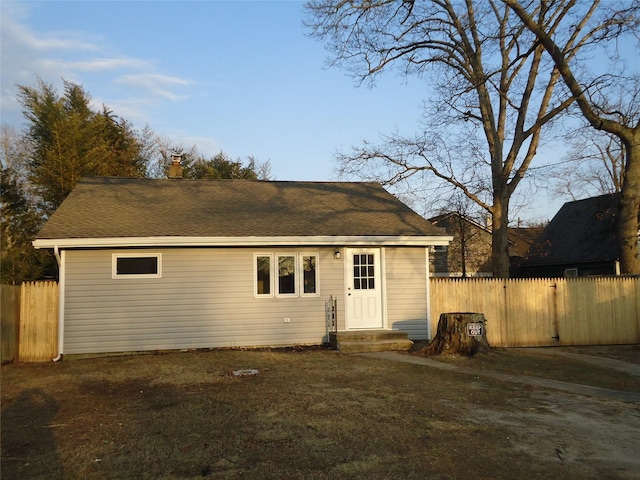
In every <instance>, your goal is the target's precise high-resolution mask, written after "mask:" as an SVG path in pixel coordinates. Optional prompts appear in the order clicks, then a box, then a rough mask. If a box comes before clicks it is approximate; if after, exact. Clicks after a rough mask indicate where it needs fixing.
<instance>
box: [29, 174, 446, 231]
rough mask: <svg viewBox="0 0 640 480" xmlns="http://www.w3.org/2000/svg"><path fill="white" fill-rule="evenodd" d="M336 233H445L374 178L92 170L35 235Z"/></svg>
mask: <svg viewBox="0 0 640 480" xmlns="http://www.w3.org/2000/svg"><path fill="white" fill-rule="evenodd" d="M336 235H341V236H342V235H356V236H359V235H367V236H369V235H372V236H386V235H390V236H400V235H408V236H440V235H445V233H444V231H442V230H440V229H438V228H436V227H435V226H433V225H432V224H431V223H430V222H428V221H427V220H425V219H424V218H422V217H421V216H420V215H418V214H417V213H415V212H414V211H413V210H411V209H410V208H409V207H407V206H406V205H404V204H403V203H402V202H400V201H399V200H397V199H396V198H395V197H394V196H393V195H391V194H390V193H388V192H387V191H386V190H384V189H383V188H382V187H381V186H380V185H378V184H376V183H361V182H280V181H274V182H266V181H252V180H182V179H178V180H152V179H129V178H119V177H92V178H85V179H83V180H81V181H80V183H79V184H78V185H77V186H76V188H75V189H74V190H73V191H72V192H71V194H69V196H68V197H67V199H66V200H65V201H64V202H63V203H62V205H61V206H60V207H59V208H58V210H57V211H56V212H55V213H54V214H53V215H52V216H51V218H50V219H49V220H48V222H47V223H46V224H45V226H44V227H43V228H42V230H41V231H40V233H39V234H38V238H39V239H59V238H113V237H158V236H188V237H252V236H256V237H261V236H268V237H288V236H336Z"/></svg>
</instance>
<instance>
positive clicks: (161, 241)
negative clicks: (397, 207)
mask: <svg viewBox="0 0 640 480" xmlns="http://www.w3.org/2000/svg"><path fill="white" fill-rule="evenodd" d="M452 240H453V237H452V236H449V235H433V236H431V235H425V236H415V235H398V236H394V235H368V236H360V235H338V236H294V237H105V238H51V239H49V238H38V239H36V240H34V241H33V246H34V247H35V248H59V249H72V248H140V247H260V246H265V245H269V246H298V245H299V246H305V245H309V246H310V245H326V246H345V245H349V246H351V245H353V246H358V245H379V246H415V247H420V246H424V247H427V246H436V245H448V244H449V242H450V241H452Z"/></svg>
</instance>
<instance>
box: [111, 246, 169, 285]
mask: <svg viewBox="0 0 640 480" xmlns="http://www.w3.org/2000/svg"><path fill="white" fill-rule="evenodd" d="M119 258H156V259H157V261H158V271H157V272H156V273H133V274H118V259H119ZM111 278H112V279H114V280H121V279H123V278H131V279H135V278H162V254H161V253H146V252H145V253H142V252H140V253H114V254H112V255H111Z"/></svg>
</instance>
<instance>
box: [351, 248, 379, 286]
mask: <svg viewBox="0 0 640 480" xmlns="http://www.w3.org/2000/svg"><path fill="white" fill-rule="evenodd" d="M353 288H354V289H355V290H374V289H375V288H376V279H375V264H374V256H373V255H371V254H355V255H354V256H353Z"/></svg>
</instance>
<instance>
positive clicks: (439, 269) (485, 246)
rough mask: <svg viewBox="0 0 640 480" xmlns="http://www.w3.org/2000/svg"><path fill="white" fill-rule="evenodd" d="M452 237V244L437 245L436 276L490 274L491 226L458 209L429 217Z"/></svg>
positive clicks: (434, 266) (434, 257)
mask: <svg viewBox="0 0 640 480" xmlns="http://www.w3.org/2000/svg"><path fill="white" fill-rule="evenodd" d="M429 221H430V222H432V223H433V224H434V225H436V226H437V227H440V228H443V229H444V230H445V231H446V232H447V233H448V234H449V235H452V236H453V240H452V241H451V243H450V244H449V245H448V246H447V245H443V246H439V247H435V248H434V252H433V255H432V270H433V276H435V277H491V276H492V275H493V274H492V268H491V228H488V227H486V226H484V225H482V224H480V223H478V222H476V221H475V220H472V219H470V218H469V217H467V216H465V215H462V214H460V213H457V212H450V213H444V214H442V215H438V216H436V217H432V218H430V219H429Z"/></svg>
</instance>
